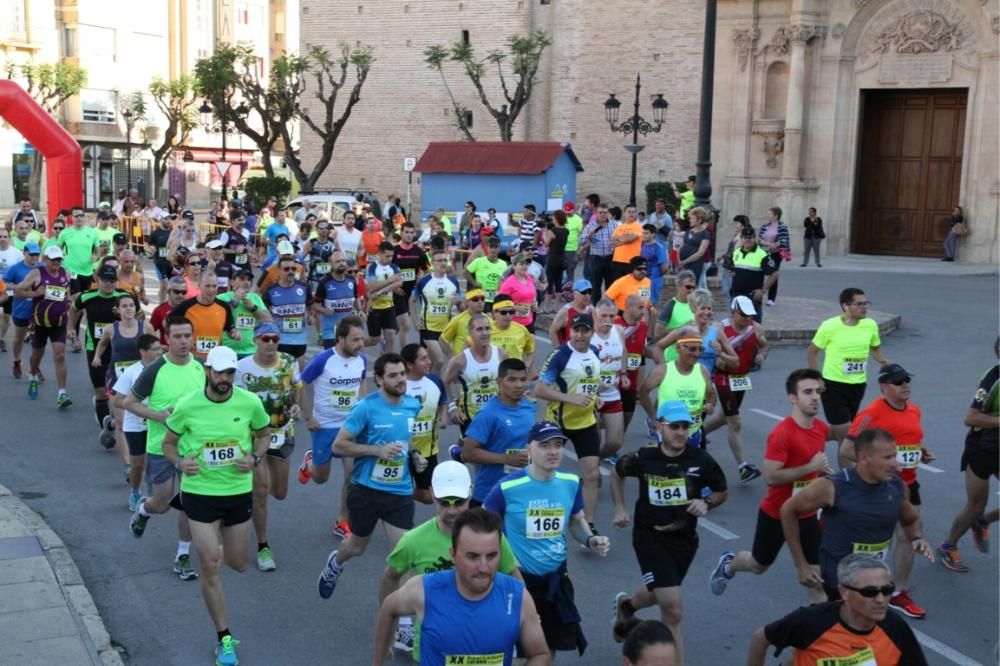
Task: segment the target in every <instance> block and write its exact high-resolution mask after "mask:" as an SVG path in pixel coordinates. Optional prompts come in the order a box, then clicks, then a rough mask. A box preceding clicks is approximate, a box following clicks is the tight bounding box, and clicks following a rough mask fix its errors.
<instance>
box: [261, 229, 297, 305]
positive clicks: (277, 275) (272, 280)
mask: <svg viewBox="0 0 1000 666" xmlns="http://www.w3.org/2000/svg"><path fill="white" fill-rule="evenodd" d="M284 260H288V261H291V262H293V265H294V266H295V270H294V271H293V273H294V274H295V280H296V281H297V282H303V283H304V282H305V280H306V276H307V275H308V273H307V272H306V267H305V266H304V265H303V264H302V262H301V261H300V260H299V259H298V257H296V255H295V246H294V245H292V244H291V243H290V242H289V241H288V239H287V238H285V239H283V240H282V241H281V242H279V243H278V250H277V254H276V255H275V256H274V260H273V262H272V263H270V264H265V265H266V266H267V268H266V270H264V272H263V273H261V275H260V278H258V280H257V293H258V294H261V295H263V294H265V293H267V290H268V289H270V288H271V287H272V286H274V285H276V284H277V283H278V282H280V281H281V277H282V275H284V271H283V270H282V268H281V262H282V261H284ZM286 265H287V264H286ZM262 268H263V266H262Z"/></svg>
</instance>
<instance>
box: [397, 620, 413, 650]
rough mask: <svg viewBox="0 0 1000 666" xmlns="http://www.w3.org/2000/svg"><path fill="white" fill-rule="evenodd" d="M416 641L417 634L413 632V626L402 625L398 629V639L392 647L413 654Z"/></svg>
mask: <svg viewBox="0 0 1000 666" xmlns="http://www.w3.org/2000/svg"><path fill="white" fill-rule="evenodd" d="M415 639H416V632H414V631H413V625H412V624H401V625H399V629H396V639H395V640H394V641H393V643H392V647H394V648H396V649H397V650H402V651H403V652H413V642H414V640H415Z"/></svg>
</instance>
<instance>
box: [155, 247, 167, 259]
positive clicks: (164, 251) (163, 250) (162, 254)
mask: <svg viewBox="0 0 1000 666" xmlns="http://www.w3.org/2000/svg"><path fill="white" fill-rule="evenodd" d="M156 254H157V256H159V257H160V258H161V259H166V258H167V248H165V247H161V248H160V249H159V251H158V252H157V253H156Z"/></svg>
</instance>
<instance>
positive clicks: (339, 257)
mask: <svg viewBox="0 0 1000 666" xmlns="http://www.w3.org/2000/svg"><path fill="white" fill-rule="evenodd" d="M329 259H330V266H331V270H330V272H329V273H326V274H324V275H322V276H321V277H320V278H319V281H318V283H317V284H316V287H315V289H313V292H312V294H313V298H312V310H313V316H317V315H318V319H319V321H320V337H321V338H322V340H323V348H324V349H329V348H330V347H333V346H334V345H335V344H337V322H339V321H340V320H341V319H343V318H344V317H346V316H347V315H349V314H352V313H353V312H354V311H355V310H360V307H359V305H358V301H359V300H360V299H361V298H363V297H364V295H365V290H364V286H363V283H361V282H359V281H358V279H357V278H356V277H351V276H349V275H347V258H346V257H345V256H344V253H343V252H341V251H340V250H335V251H334V252H333V254H331V255H330V257H329Z"/></svg>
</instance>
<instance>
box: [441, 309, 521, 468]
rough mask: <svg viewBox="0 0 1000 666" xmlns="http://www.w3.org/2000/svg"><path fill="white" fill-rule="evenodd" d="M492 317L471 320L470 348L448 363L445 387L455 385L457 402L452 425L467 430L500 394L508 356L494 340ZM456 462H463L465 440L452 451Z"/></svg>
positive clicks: (453, 406)
mask: <svg viewBox="0 0 1000 666" xmlns="http://www.w3.org/2000/svg"><path fill="white" fill-rule="evenodd" d="M491 328H492V327H491V325H490V318H489V317H487V316H486V315H484V314H480V315H475V316H474V317H470V318H469V341H470V344H469V347H467V348H466V349H464V350H463V351H462V353H461V354H459V355H457V356H454V357H452V359H451V360H450V361H448V367H447V369H446V370H445V373H444V385H445V386H454V387H455V390H454V391H453V392H452V395H453V396H454V397H455V399H454V400H452V401H451V403H450V404H449V405H448V415H449V417H450V418H451V422H452V423H455V424H457V425H458V427H459V430H460V431H461V433H462V437H465V431H466V429H467V428H468V426H469V422H470V421H472V419H473V417H475V415H476V414H477V413H478V412H479V410H480V409H482V408H483V407H484V406H486V403H488V402H489V401H490V400H491V399H492V398H493V397H495V396H496V395H497V393H498V391H499V389H498V388H497V377H498V376H499V372H500V362H501V361H502V360H504V359H505V358H506V354H504V352H503V351H502V350H500V349H498V348H497V346H496V345H494V344H492V340H491V337H490V336H491ZM449 451H450V453H451V457H452V459H453V460H461V455H462V440H461V439H460V440H459V442H458V443H457V444H454V445H452V447H451V448H450V449H449Z"/></svg>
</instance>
